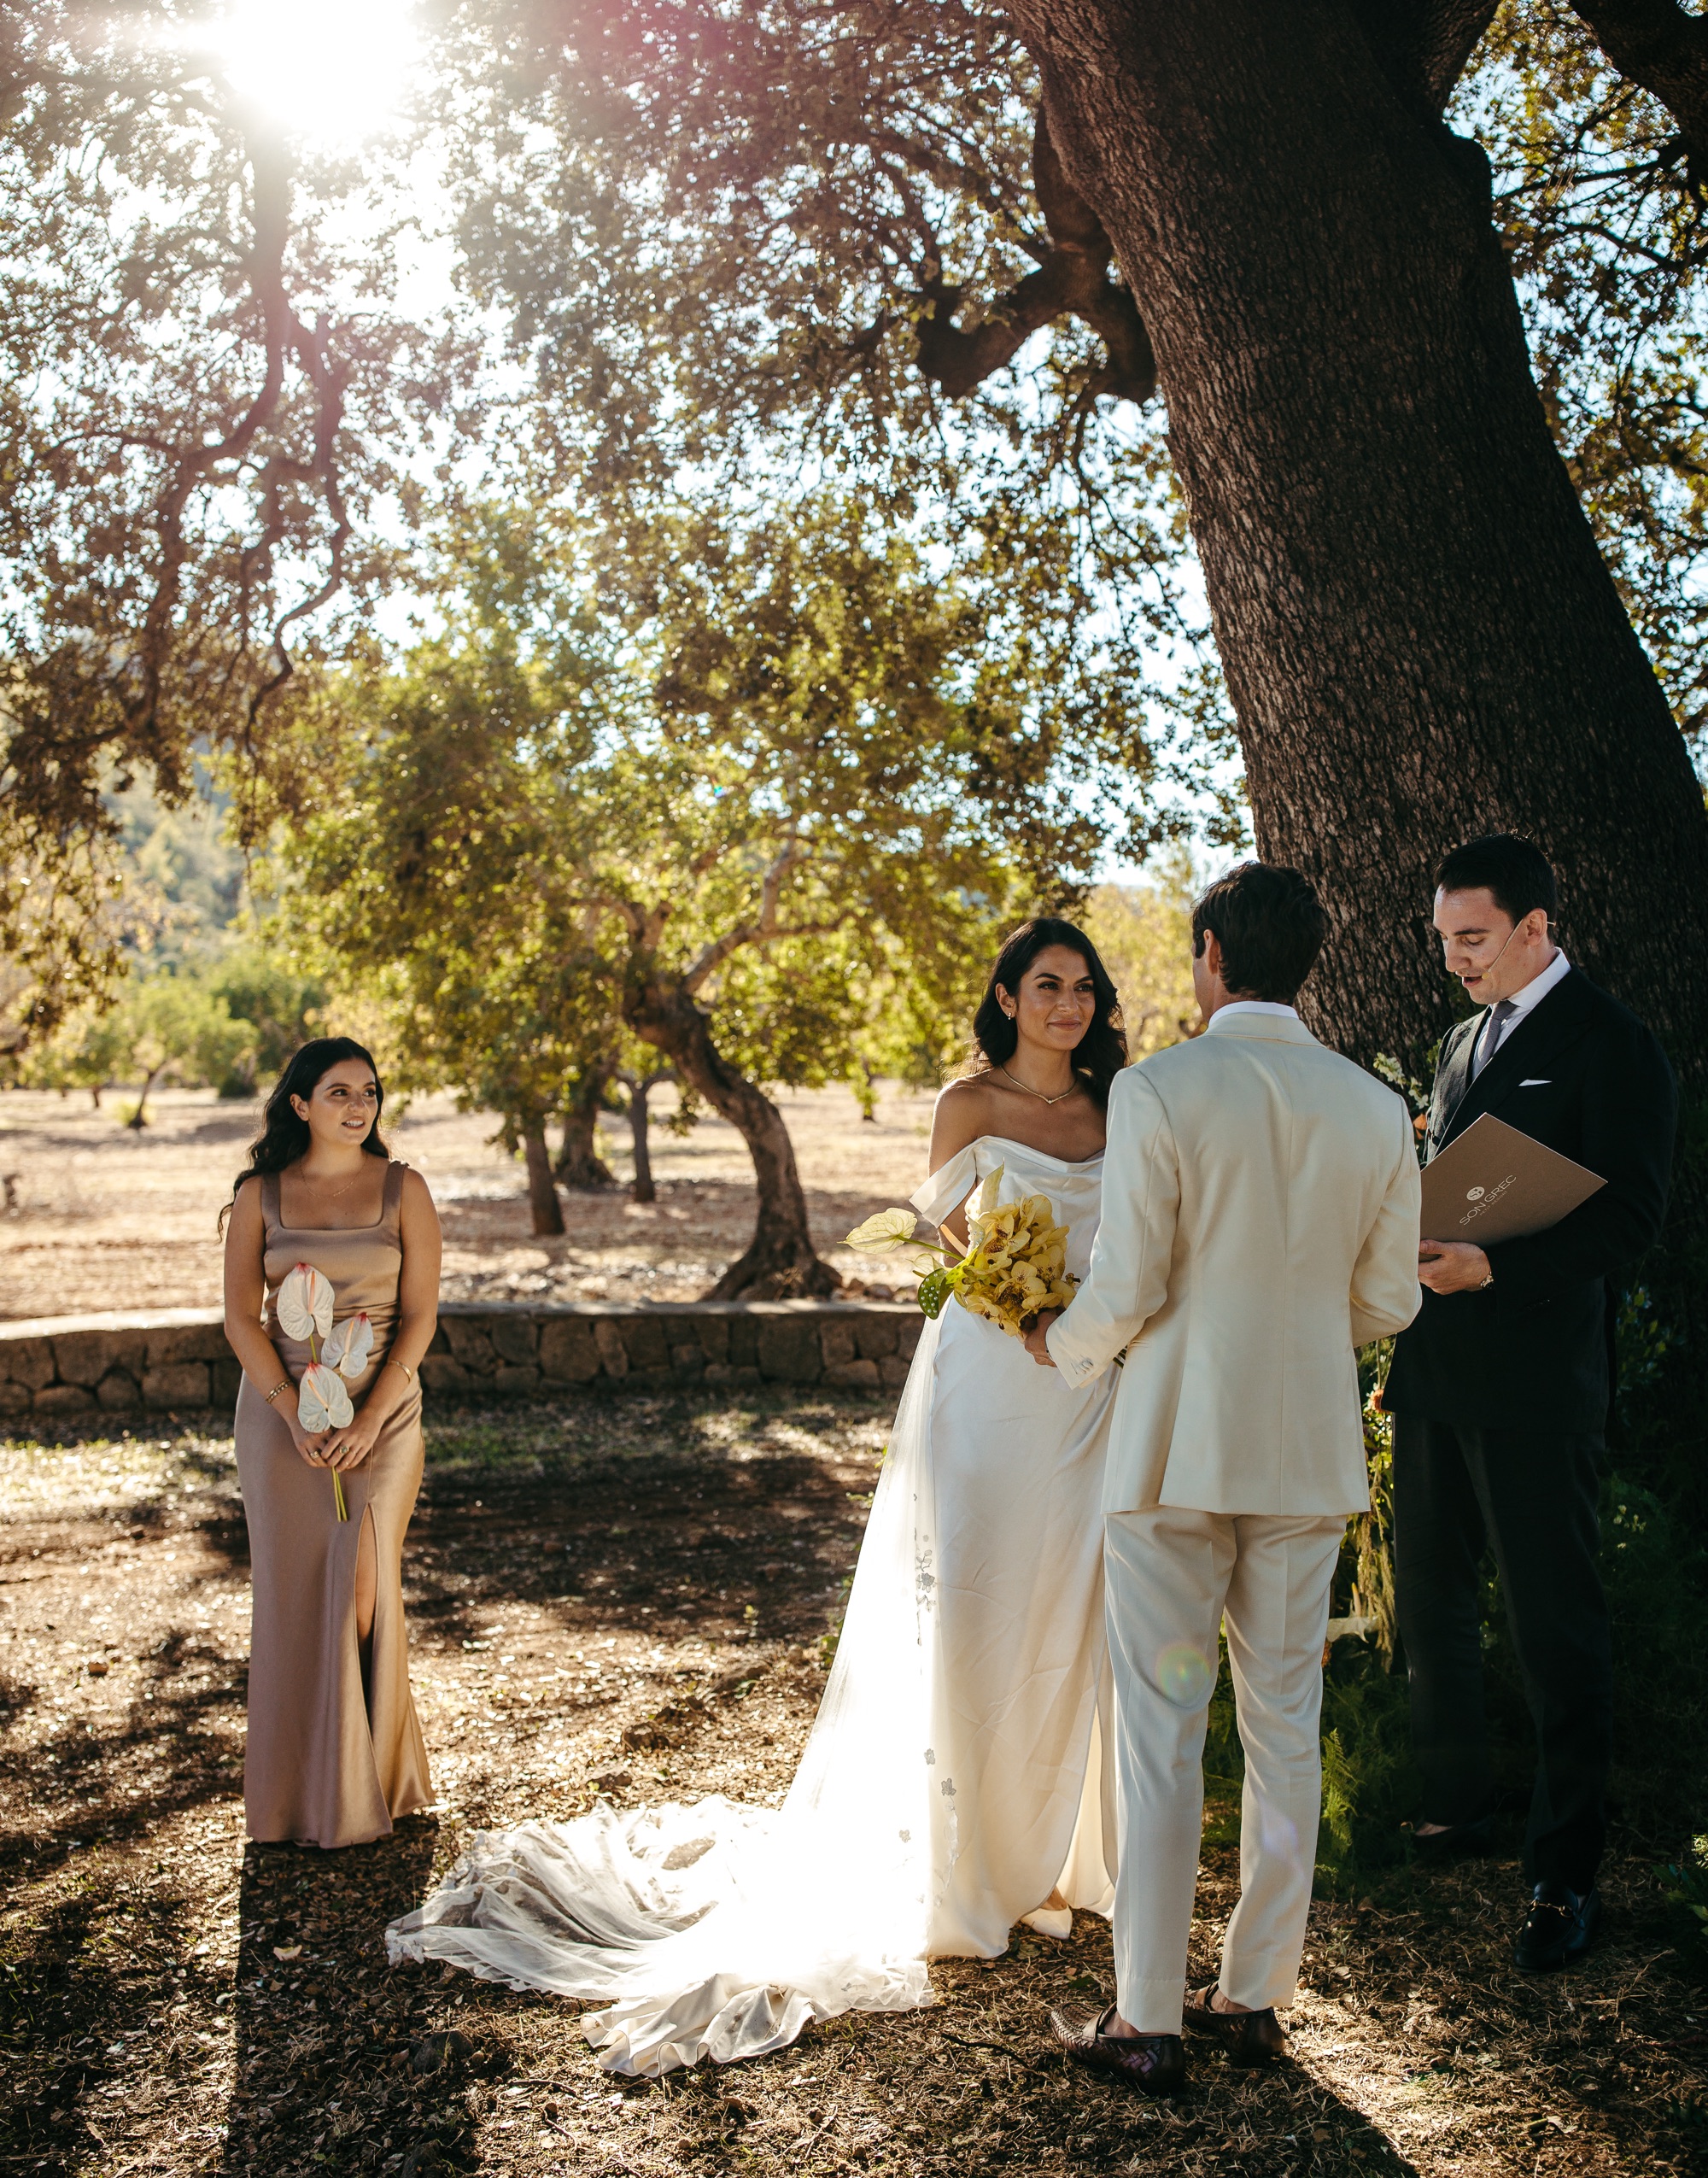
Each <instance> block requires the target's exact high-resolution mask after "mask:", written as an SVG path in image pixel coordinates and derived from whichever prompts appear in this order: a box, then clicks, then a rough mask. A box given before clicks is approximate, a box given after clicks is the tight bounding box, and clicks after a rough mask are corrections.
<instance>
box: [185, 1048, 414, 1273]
mask: <svg viewBox="0 0 1708 2178" xmlns="http://www.w3.org/2000/svg"><path fill="white" fill-rule="evenodd" d="M346 1059H360V1061H361V1063H362V1064H363V1065H364V1066H365V1067H367V1068H368V1069H370V1070H371V1073H372V1074H373V1078H374V1087H375V1088H376V1089H377V1091H378V1092H379V1109H378V1110H377V1111H376V1112H375V1114H374V1123H373V1125H372V1126H371V1127H370V1128H369V1129H368V1132H367V1139H366V1141H365V1142H364V1143H363V1144H362V1148H363V1149H364V1150H366V1153H367V1154H368V1156H371V1157H386V1158H389V1156H391V1152H390V1150H388V1149H387V1147H386V1146H385V1144H384V1143H383V1141H382V1140H381V1139H380V1132H379V1122H380V1114H381V1113H383V1111H384V1109H385V1084H384V1083H383V1081H382V1080H380V1078H379V1069H378V1068H377V1066H376V1065H375V1064H374V1056H373V1053H372V1052H371V1051H369V1050H368V1048H367V1046H366V1045H364V1044H359V1043H357V1041H356V1039H355V1038H354V1036H317V1037H315V1038H314V1039H313V1041H312V1042H310V1043H307V1044H305V1045H303V1046H302V1048H301V1051H297V1052H295V1053H293V1055H292V1056H291V1057H290V1059H289V1060H287V1061H286V1063H285V1069H284V1073H283V1074H280V1076H279V1077H278V1082H277V1083H276V1084H275V1085H274V1088H273V1092H272V1095H271V1096H270V1097H269V1098H267V1100H266V1110H265V1111H264V1112H263V1113H262V1114H261V1131H260V1133H259V1134H258V1135H256V1137H255V1139H254V1141H253V1142H251V1143H250V1145H249V1162H248V1164H246V1165H245V1166H244V1167H243V1170H242V1171H241V1172H240V1173H239V1174H237V1178H236V1179H235V1180H233V1181H232V1182H231V1203H235V1202H236V1201H237V1191H238V1189H239V1188H241V1187H242V1186H243V1182H244V1181H245V1180H259V1179H260V1176H261V1174H263V1173H268V1172H283V1171H284V1168H285V1167H286V1166H287V1165H294V1164H295V1162H296V1160H297V1159H298V1158H299V1157H300V1156H303V1155H304V1153H305V1152H306V1151H307V1148H308V1140H309V1136H308V1122H307V1120H306V1119H299V1118H298V1117H297V1116H296V1114H295V1112H294V1111H293V1110H292V1109H290V1100H291V1098H293V1097H301V1099H302V1101H303V1103H304V1104H307V1102H308V1099H309V1098H311V1097H312V1096H313V1094H314V1092H315V1090H316V1089H317V1088H318V1087H319V1085H320V1082H321V1080H322V1078H323V1077H324V1076H325V1075H326V1074H330V1072H331V1070H332V1069H333V1068H334V1067H335V1066H340V1065H342V1063H343V1062H344V1061H345V1060H346ZM231 1203H226V1205H225V1209H223V1210H221V1211H220V1213H219V1231H220V1232H221V1233H222V1234H223V1233H224V1232H225V1221H226V1219H227V1218H228V1217H230V1216H231Z"/></svg>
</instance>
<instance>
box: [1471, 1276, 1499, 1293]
mask: <svg viewBox="0 0 1708 2178" xmlns="http://www.w3.org/2000/svg"><path fill="white" fill-rule="evenodd" d="M1494 1283H1495V1273H1494V1272H1493V1271H1490V1272H1489V1275H1488V1277H1487V1278H1485V1279H1483V1283H1482V1285H1473V1286H1472V1287H1471V1291H1472V1292H1473V1293H1486V1292H1487V1291H1489V1287H1490V1286H1491V1285H1493V1284H1494Z"/></svg>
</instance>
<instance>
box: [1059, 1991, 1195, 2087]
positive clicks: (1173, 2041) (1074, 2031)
mask: <svg viewBox="0 0 1708 2178" xmlns="http://www.w3.org/2000/svg"><path fill="white" fill-rule="evenodd" d="M1114 2016H1115V2008H1114V2005H1112V2004H1111V2005H1106V2006H1105V2007H1104V2008H1103V2010H1102V2011H1099V2010H1098V2009H1097V2006H1096V2005H1086V2004H1062V2005H1056V2007H1055V2009H1054V2010H1053V2011H1051V2012H1050V2031H1051V2033H1052V2034H1054V2035H1055V2037H1056V2040H1057V2041H1058V2042H1060V2043H1061V2045H1062V2048H1063V2049H1065V2050H1066V2051H1067V2054H1068V2056H1069V2057H1073V2058H1078V2059H1079V2063H1080V2064H1091V2065H1095V2066H1096V2067H1097V2070H1098V2071H1100V2072H1113V2073H1114V2075H1115V2076H1116V2077H1117V2078H1119V2079H1122V2080H1125V2081H1126V2083H1127V2085H1128V2087H1137V2088H1138V2092H1139V2093H1140V2094H1142V2095H1178V2094H1179V2092H1180V2090H1181V2088H1182V2087H1184V2086H1185V2084H1186V2052H1185V2051H1184V2049H1183V2048H1182V2047H1181V2046H1180V2037H1179V2035H1106V2034H1105V2033H1104V2032H1103V2023H1104V2021H1105V2020H1108V2019H1113V2018H1114Z"/></svg>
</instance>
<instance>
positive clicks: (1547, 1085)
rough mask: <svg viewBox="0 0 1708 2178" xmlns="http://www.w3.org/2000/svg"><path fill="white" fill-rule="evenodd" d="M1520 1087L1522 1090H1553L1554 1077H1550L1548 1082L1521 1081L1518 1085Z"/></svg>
mask: <svg viewBox="0 0 1708 2178" xmlns="http://www.w3.org/2000/svg"><path fill="white" fill-rule="evenodd" d="M1518 1086H1519V1088H1521V1089H1552V1088H1553V1079H1552V1077H1550V1078H1549V1079H1548V1080H1546V1081H1535V1080H1530V1081H1521V1082H1520V1083H1519V1084H1518Z"/></svg>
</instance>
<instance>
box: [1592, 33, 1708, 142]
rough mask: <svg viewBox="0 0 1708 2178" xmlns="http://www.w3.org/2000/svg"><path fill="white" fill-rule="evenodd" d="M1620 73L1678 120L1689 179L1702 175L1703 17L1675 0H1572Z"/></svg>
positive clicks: (1707, 113)
mask: <svg viewBox="0 0 1708 2178" xmlns="http://www.w3.org/2000/svg"><path fill="white" fill-rule="evenodd" d="M1572 4H1573V6H1574V7H1575V9H1576V12H1577V13H1578V15H1581V16H1582V19H1583V20H1584V21H1585V22H1586V23H1588V26H1589V27H1590V29H1591V30H1592V31H1594V33H1595V39H1596V43H1597V44H1599V45H1600V48H1601V50H1602V51H1603V52H1604V53H1605V54H1606V56H1607V58H1608V59H1609V60H1610V61H1611V62H1612V63H1613V66H1614V67H1616V68H1617V70H1618V71H1619V73H1620V74H1621V75H1623V76H1624V77H1625V78H1627V79H1628V80H1629V81H1630V82H1632V83H1635V84H1637V85H1640V86H1641V88H1642V89H1643V90H1644V91H1647V92H1648V93H1649V94H1650V96H1651V97H1655V98H1658V99H1659V101H1660V102H1661V104H1662V105H1663V106H1664V107H1665V108H1666V110H1667V111H1668V113H1669V114H1671V116H1672V118H1673V119H1674V120H1675V121H1676V122H1677V124H1678V129H1679V134H1680V135H1681V137H1682V138H1683V143H1682V147H1681V148H1682V150H1683V152H1684V154H1685V155H1686V156H1687V158H1688V162H1689V168H1690V177H1691V179H1692V182H1693V183H1695V182H1697V181H1698V180H1699V179H1700V178H1702V177H1704V176H1705V175H1708V18H1705V17H1703V16H1701V15H1687V14H1686V13H1685V11H1684V9H1682V8H1681V7H1679V6H1678V5H1677V4H1676V0H1572Z"/></svg>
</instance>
